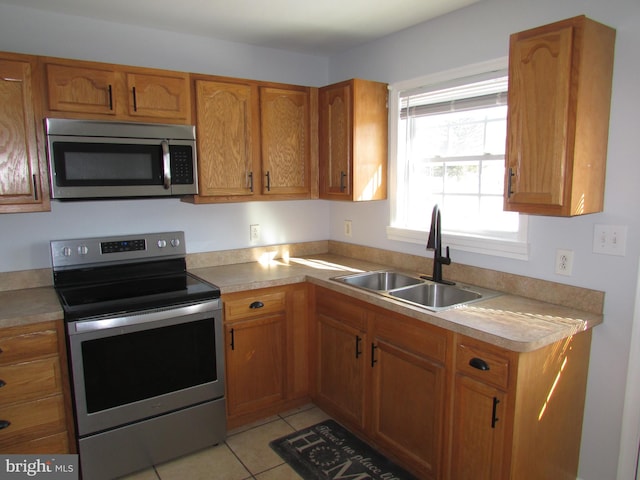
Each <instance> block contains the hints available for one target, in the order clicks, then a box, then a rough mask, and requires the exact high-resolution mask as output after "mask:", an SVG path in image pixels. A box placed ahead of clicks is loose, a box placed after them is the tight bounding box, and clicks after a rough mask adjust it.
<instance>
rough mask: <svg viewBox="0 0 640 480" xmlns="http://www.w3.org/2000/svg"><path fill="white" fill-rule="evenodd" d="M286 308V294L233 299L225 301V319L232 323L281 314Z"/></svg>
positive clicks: (277, 293)
mask: <svg viewBox="0 0 640 480" xmlns="http://www.w3.org/2000/svg"><path fill="white" fill-rule="evenodd" d="M285 307H286V292H274V293H266V294H263V295H260V294H257V295H255V296H247V297H244V298H237V299H236V298H233V297H232V298H231V299H229V300H224V319H225V322H230V321H233V320H238V319H245V318H252V317H259V316H261V315H265V314H268V313H274V312H281V311H283V310H285Z"/></svg>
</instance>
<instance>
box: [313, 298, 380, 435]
mask: <svg viewBox="0 0 640 480" xmlns="http://www.w3.org/2000/svg"><path fill="white" fill-rule="evenodd" d="M341 306H342V305H340V304H337V305H335V307H336V310H337V311H338V312H339V311H340V308H341ZM342 307H344V306H342ZM316 328H317V331H316V342H317V348H318V356H317V358H316V361H317V366H316V368H317V380H316V382H317V383H316V388H317V393H316V399H317V402H318V403H319V404H320V405H321V406H324V407H325V409H326V410H327V411H329V412H331V413H332V414H334V415H336V416H338V417H339V418H340V419H341V420H342V421H343V422H345V423H346V424H347V425H349V426H350V427H352V428H353V427H355V428H357V429H364V427H365V375H366V371H365V369H366V361H367V360H366V357H368V355H365V354H364V352H363V348H365V346H366V345H367V336H366V333H365V332H364V331H363V329H361V328H354V327H353V326H351V325H347V324H344V323H342V322H340V321H337V320H336V319H334V318H332V317H329V316H327V315H326V314H319V315H318V323H317V326H316Z"/></svg>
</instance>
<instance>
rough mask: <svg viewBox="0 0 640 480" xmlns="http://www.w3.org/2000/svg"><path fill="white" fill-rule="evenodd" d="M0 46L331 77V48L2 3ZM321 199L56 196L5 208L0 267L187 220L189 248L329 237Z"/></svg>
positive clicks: (307, 81) (272, 75) (178, 66)
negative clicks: (27, 207)
mask: <svg viewBox="0 0 640 480" xmlns="http://www.w3.org/2000/svg"><path fill="white" fill-rule="evenodd" d="M0 51H8V52H20V53H29V54H36V55H49V56H58V57H66V58H76V59H87V60H95V61H102V62H112V63H119V64H125V65H140V66H148V67H154V68H166V69H174V70H181V71H188V72H197V73H206V74H213V75H226V76H232V77H241V78H253V79H257V80H267V81H274V82H285V83H293V84H300V85H309V86H317V85H325V84H326V83H327V78H328V58H326V57H322V56H314V55H303V54H300V53H290V52H283V51H279V50H274V49H267V48H263V47H253V46H248V45H243V44H238V43H231V42H224V41H220V40H214V39H209V38H204V37H196V36H191V35H182V34H176V33H171V32H162V31H158V30H151V29H139V28H134V27H131V26H126V25H117V24H113V23H108V22H100V21H93V20H88V19H82V18H79V17H71V16H65V15H57V14H50V13H42V12H39V11H37V10H31V9H27V8H21V7H14V6H8V5H3V4H1V3H0ZM328 219H329V207H328V204H327V202H324V201H318V200H316V201H311V200H308V201H287V202H251V203H239V204H230V205H191V204H187V203H181V202H180V201H179V200H177V199H163V200H155V199H154V200H136V201H94V202H79V203H61V202H57V201H56V202H52V211H51V212H48V213H35V214H32V213H28V214H11V215H0V242H1V244H2V245H3V246H4V247H3V249H2V254H0V272H6V271H16V270H28V269H32V268H48V267H49V266H50V260H49V253H48V242H49V241H50V240H53V239H62V238H78V237H87V236H94V235H95V236H99V235H105V234H112V233H113V234H120V233H125V234H126V233H135V232H147V231H164V230H174V229H175V230H184V231H185V235H186V239H187V250H188V251H189V253H191V252H202V251H212V250H225V249H231V248H243V247H248V246H252V245H254V244H251V243H250V242H249V225H250V224H254V223H258V224H260V225H261V232H262V234H261V235H262V240H261V241H260V242H258V244H259V245H271V244H275V243H282V242H301V241H309V240H318V239H326V238H328V236H329V233H328V225H329V220H328Z"/></svg>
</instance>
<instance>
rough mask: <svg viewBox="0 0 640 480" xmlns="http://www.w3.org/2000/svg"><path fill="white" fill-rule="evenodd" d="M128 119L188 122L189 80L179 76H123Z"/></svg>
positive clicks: (186, 77)
mask: <svg viewBox="0 0 640 480" xmlns="http://www.w3.org/2000/svg"><path fill="white" fill-rule="evenodd" d="M126 77H127V92H128V94H129V95H130V97H129V98H130V100H129V102H128V106H129V115H130V116H132V117H154V118H161V119H167V120H169V119H174V120H176V121H180V120H182V121H186V120H189V121H190V120H191V110H190V105H189V102H190V96H189V77H188V75H187V74H182V73H178V72H175V73H171V74H170V73H165V74H163V75H151V74H145V73H131V72H127V73H126Z"/></svg>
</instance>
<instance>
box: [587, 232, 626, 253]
mask: <svg viewBox="0 0 640 480" xmlns="http://www.w3.org/2000/svg"><path fill="white" fill-rule="evenodd" d="M593 253H600V254H603V255H617V256H620V257H624V256H625V255H626V253H627V226H626V225H601V224H597V225H595V226H594V228H593Z"/></svg>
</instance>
